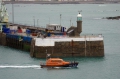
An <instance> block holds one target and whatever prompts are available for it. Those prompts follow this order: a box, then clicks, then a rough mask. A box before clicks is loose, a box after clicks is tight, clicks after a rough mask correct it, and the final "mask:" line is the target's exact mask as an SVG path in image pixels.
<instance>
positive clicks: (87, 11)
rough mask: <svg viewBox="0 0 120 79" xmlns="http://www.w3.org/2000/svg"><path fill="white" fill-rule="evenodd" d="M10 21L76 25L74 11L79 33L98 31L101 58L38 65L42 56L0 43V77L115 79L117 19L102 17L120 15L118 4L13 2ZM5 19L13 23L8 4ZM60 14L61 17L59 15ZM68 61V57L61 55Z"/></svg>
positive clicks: (119, 70) (119, 44)
mask: <svg viewBox="0 0 120 79" xmlns="http://www.w3.org/2000/svg"><path fill="white" fill-rule="evenodd" d="M13 6H14V23H19V24H26V25H31V26H33V25H34V24H35V26H36V27H46V24H49V23H50V24H60V22H61V25H62V26H65V27H67V28H69V27H70V26H71V25H73V26H76V25H77V24H76V20H77V14H78V11H81V10H82V12H81V14H82V21H83V22H82V33H81V35H90V34H94V35H96V34H102V35H103V36H104V52H105V56H104V57H76V58H75V60H77V61H78V62H79V65H78V68H54V69H48V68H40V62H45V61H46V59H38V58H32V57H30V52H25V51H21V50H17V49H13V48H10V47H6V46H0V79H119V78H120V20H107V19H102V18H103V17H109V16H120V5H119V4H53V5H51V4H14V5H13ZM6 7H7V11H8V14H9V21H10V22H13V18H12V17H13V16H12V13H13V12H12V4H7V5H6ZM60 15H61V18H60ZM63 59H64V60H66V61H71V60H72V58H63Z"/></svg>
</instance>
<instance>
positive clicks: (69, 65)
mask: <svg viewBox="0 0 120 79" xmlns="http://www.w3.org/2000/svg"><path fill="white" fill-rule="evenodd" d="M40 66H41V68H45V67H48V68H49V67H77V66H78V62H74V63H70V64H65V65H44V64H41V65H40Z"/></svg>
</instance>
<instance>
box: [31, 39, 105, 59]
mask: <svg viewBox="0 0 120 79" xmlns="http://www.w3.org/2000/svg"><path fill="white" fill-rule="evenodd" d="M47 53H48V54H51V56H52V57H71V56H75V57H102V56H104V42H103V40H96V41H93V40H85V41H73V45H72V42H71V41H62V42H61V41H59V42H55V45H54V46H35V40H34V39H33V40H32V43H31V51H30V54H31V57H37V58H45V57H46V54H47Z"/></svg>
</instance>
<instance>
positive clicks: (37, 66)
mask: <svg viewBox="0 0 120 79" xmlns="http://www.w3.org/2000/svg"><path fill="white" fill-rule="evenodd" d="M0 68H34V69H41V68H40V66H39V65H0Z"/></svg>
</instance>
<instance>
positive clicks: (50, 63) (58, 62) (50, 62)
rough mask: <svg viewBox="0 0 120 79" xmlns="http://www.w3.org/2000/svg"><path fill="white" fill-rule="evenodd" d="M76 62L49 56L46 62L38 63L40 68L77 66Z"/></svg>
mask: <svg viewBox="0 0 120 79" xmlns="http://www.w3.org/2000/svg"><path fill="white" fill-rule="evenodd" d="M77 65H78V62H75V61H74V62H67V61H64V60H63V59H61V58H49V59H47V61H46V63H45V64H43V63H40V66H41V68H44V67H77Z"/></svg>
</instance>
